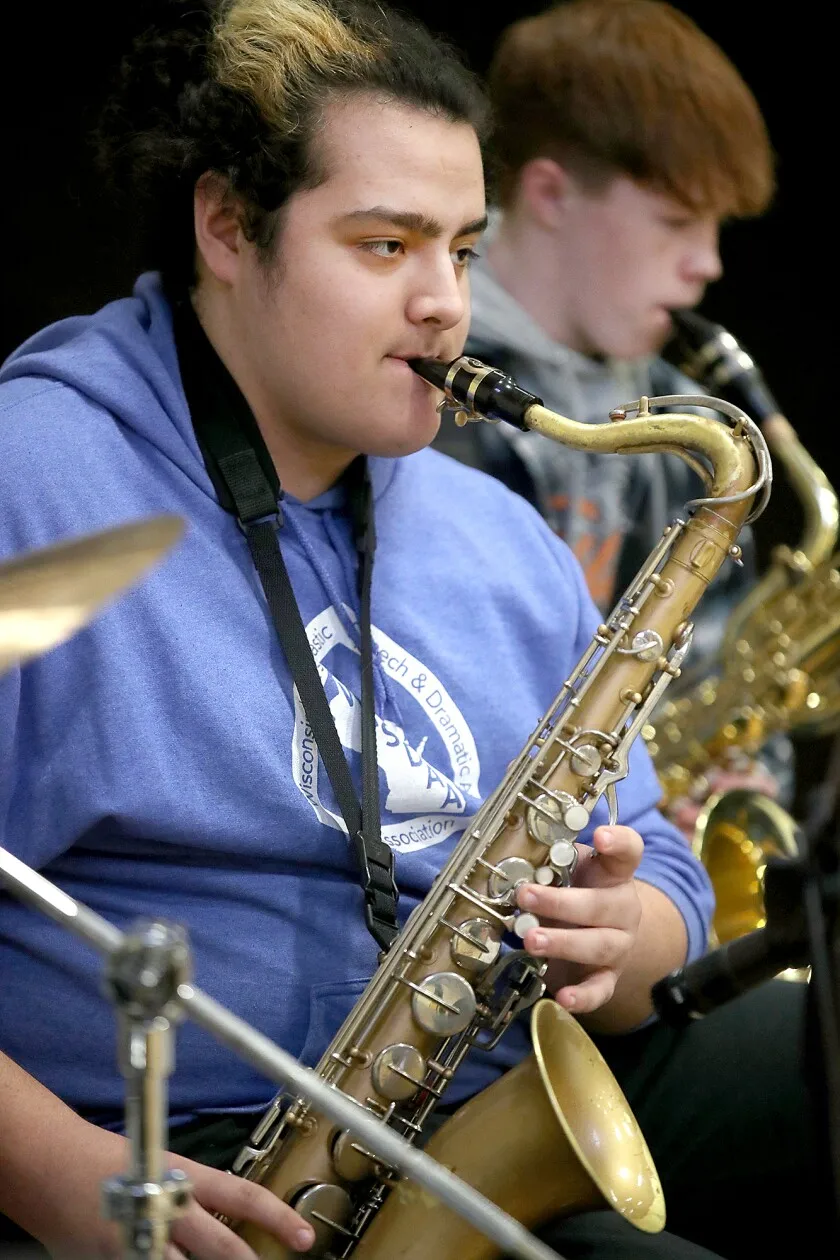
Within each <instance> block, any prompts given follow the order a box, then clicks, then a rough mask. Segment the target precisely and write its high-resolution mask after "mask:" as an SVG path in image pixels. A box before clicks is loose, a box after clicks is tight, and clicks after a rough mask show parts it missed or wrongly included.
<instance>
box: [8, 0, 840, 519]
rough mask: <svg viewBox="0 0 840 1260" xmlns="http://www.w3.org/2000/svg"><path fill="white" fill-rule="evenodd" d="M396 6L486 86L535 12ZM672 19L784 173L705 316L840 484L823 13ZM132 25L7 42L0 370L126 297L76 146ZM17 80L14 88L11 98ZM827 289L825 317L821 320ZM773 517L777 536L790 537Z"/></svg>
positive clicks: (120, 227)
mask: <svg viewBox="0 0 840 1260" xmlns="http://www.w3.org/2000/svg"><path fill="white" fill-rule="evenodd" d="M404 7H406V8H408V9H410V10H411V11H413V12H415V13H416V14H418V15H419V16H420V17H422V18H423V19H424V20H426V21H427V22H428V23H429V25H430V26H432V27H433V28H434V29H436V30H438V31H441V32H443V33H444V34H447V35H449V36H450V37H451V38H452V39H454V40H455V41H456V42H457V43H458V44H459V45H460V46H461V47H462V48H463V49H464V50H465V51H466V53H467V56H468V59H469V61H470V63H471V64H472V65H473V67H474V68H475V69H476V70H477V71H478V72H479V73H481V72H483V70H484V69H485V68H486V65H487V61H488V58H489V56H490V53H491V50H492V47H493V44H494V42H495V40H496V38H497V36H498V34H499V32H500V30H501V29H502V27H503V26H504V25H506V24H507V23H508V22H509V21H511V20H513V19H514V18H516V17H519V16H524V15H526V14H528V13H535V12H538V11H539V10H540V9H541V8H543V7H544V5H543V3H541V2H539V0H536V2H535V0H520V2H518V3H511V0H499V3H497V4H495V5H493V6H490V5H486V6H485V4H483V3H465V2H464V0H460V2H459V0H452V2H451V3H445V2H444V0H415V3H406V4H405V6H404ZM677 7H678V8H680V9H681V10H683V11H684V12H686V13H688V14H689V15H690V16H691V17H693V18H694V19H695V20H696V21H697V22H699V23H700V25H701V26H702V27H703V29H704V30H705V31H706V32H707V33H708V34H709V35H711V36H712V37H713V38H714V39H716V40H717V41H718V43H720V44H721V46H722V47H723V48H724V50H725V51H726V52H727V53H728V54H729V56H730V57H732V59H733V60H734V61H735V63H736V64H737V65H738V66H739V68H740V69H741V71H742V73H743V74H744V76H745V77H746V79H747V80H748V82H749V83H750V85H751V87H752V88H753V90H754V92H755V93H756V95H757V97H758V99H759V102H760V104H761V106H762V108H763V110H764V113H765V116H766V118H767V120H768V124H769V128H770V133H771V137H772V140H773V143H774V147H775V149H776V153H777V155H778V163H779V193H778V196H777V199H776V201H775V204H774V206H773V208H772V209H771V211H770V212H769V213H768V214H767V215H766V216H765V217H763V218H762V219H760V220H755V221H752V222H749V223H744V224H736V225H733V226H732V227H730V228H728V229H727V231H726V232H725V235H724V241H723V255H724V264H725V269H726V271H725V275H724V278H723V280H721V281H720V282H719V283H718V284H717V285H716V286H714V288H713V289H712V290H711V291H710V293H709V295H708V297H707V299H706V301H705V302H704V305H703V310H704V311H705V312H706V313H707V314H709V315H710V316H712V317H713V318H716V319H718V320H720V321H721V322H722V323H724V324H726V325H727V326H728V327H729V328H731V330H732V331H733V332H734V333H735V334H736V335H737V336H738V337H739V338H740V339H741V340H742V341H743V343H744V344H745V345H746V346H747V347H748V348H749V349H750V350H751V351H752V353H753V355H754V357H755V358H756V359H757V361H758V362H759V363H760V364H761V365H762V367H763V368H764V371H765V375H766V376H767V377H768V379H769V381H770V383H771V386H772V388H773V389H774V392H775V393H776V395H777V397H778V399H779V401H780V403H781V405H782V408H783V410H784V411H785V412H786V414H787V415H788V416H789V418H790V419H791V420H792V422H793V423H794V425H795V427H796V428H797V430H798V431H799V433H800V434H801V436H802V438H803V440H804V441H805V442H806V445H807V446H808V448H809V449H810V450H811V451H812V453H813V454H814V455H815V457H816V458H817V459H818V460H819V462H820V463H822V464H823V465H824V466H825V467H826V469H827V471H829V473H830V475H831V476H832V477H833V478H835V479H837V480H840V463H839V462H838V456H837V455H836V454H835V447H834V441H833V439H834V434H833V432H832V430H833V416H832V415H831V414H830V412H829V411H828V408H827V405H826V404H827V402H828V399H829V398H830V397H831V393H830V390H831V386H832V385H833V381H832V382H831V383H830V381H829V366H830V364H831V352H830V350H829V339H830V338H831V332H830V330H831V329H832V325H833V322H834V310H833V292H834V286H833V284H832V282H831V276H830V272H831V271H833V262H834V259H833V250H832V249H831V243H830V241H829V239H828V236H827V231H826V228H827V221H828V217H829V216H828V198H827V196H826V193H825V182H826V179H827V178H830V177H831V176H832V175H833V171H832V166H833V164H834V160H835V159H834V152H835V151H836V146H835V142H834V136H833V122H834V118H833V114H832V112H831V111H830V110H829V109H828V107H827V105H828V96H829V85H830V80H829V79H828V78H827V74H823V73H821V72H820V65H821V61H824V62H825V66H826V72H827V68H828V67H827V53H826V54H825V55H823V54H822V53H821V51H820V49H821V45H822V46H824V45H825V43H826V35H825V32H824V31H823V30H821V28H820V27H819V26H818V25H817V24H816V23H815V21H814V18H813V17H812V16H811V13H810V12H809V10H811V9H813V8H819V9H821V8H822V6H809V5H807V4H801V5H799V6H789V7H787V8H784V9H782V8H779V9H776V8H774V7H772V6H766V5H763V4H756V3H753V2H752V0H723V2H721V0H705V2H704V0H683V2H682V3H678V4H677ZM143 12H144V8H143V4H142V3H141V2H140V0H122V2H121V3H119V4H114V3H104V0H90V2H88V3H85V0H80V2H79V3H77V4H75V5H70V4H57V5H56V7H55V8H54V9H52V10H47V11H45V10H44V9H42V8H41V7H40V6H35V5H32V6H31V14H32V16H31V21H30V23H29V24H27V21H26V19H25V18H24V19H21V17H20V16H19V17H18V18H17V23H18V28H17V29H15V30H14V31H12V30H11V29H10V28H9V27H8V26H6V28H5V38H4V39H3V44H4V46H5V51H6V58H5V61H6V72H5V73H6V76H7V77H5V80H4V96H5V98H6V105H5V108H4V109H3V111H2V114H0V117H1V118H2V122H1V123H0V132H2V157H0V160H2V163H3V170H4V176H5V178H4V184H5V188H4V195H3V204H4V217H5V219H6V221H7V226H6V229H5V231H4V233H3V240H4V244H5V249H4V275H5V295H4V301H3V303H2V307H0V357H2V356H4V355H5V354H6V353H8V352H9V350H11V349H12V348H13V347H14V346H15V345H16V344H17V343H18V342H19V341H20V340H22V339H23V338H24V337H25V336H27V335H28V334H29V333H31V332H33V331H34V330H35V329H36V328H38V327H39V326H40V325H41V324H43V323H45V322H47V321H49V320H51V319H55V318H58V317H60V316H62V315H66V314H68V313H72V312H77V311H88V310H92V309H94V308H95V307H96V306H97V305H99V304H100V303H101V302H102V301H105V300H107V299H109V298H111V297H114V296H118V295H119V294H121V293H123V292H124V291H125V290H126V288H127V286H129V285H130V283H131V281H132V279H133V277H134V274H135V272H136V270H137V266H136V262H135V257H134V254H133V251H132V242H131V234H130V224H126V223H120V222H119V221H115V219H114V215H113V212H112V210H111V207H110V206H109V204H108V202H107V200H106V198H105V197H104V196H103V194H102V192H101V190H100V188H99V187H98V186H97V180H96V176H95V174H94V172H93V170H92V164H91V160H90V153H89V150H88V147H87V144H86V133H87V131H88V129H89V126H90V125H91V123H92V121H93V119H94V117H95V115H96V110H97V107H98V105H99V102H100V100H101V97H102V94H103V92H104V90H105V84H106V79H107V75H108V72H109V69H110V67H111V66H112V64H113V63H114V62H115V61H116V59H117V58H118V57H119V55H120V53H121V51H122V50H123V49H124V47H125V46H126V44H127V43H128V41H129V39H130V37H131V35H132V33H133V32H134V31H135V30H136V29H138V28H139V26H140V25H141V23H142V15H143ZM19 13H20V10H19ZM491 14H492V16H491ZM15 65H17V67H18V69H19V71H20V76H21V77H20V81H19V83H18V84H17V85H16V86H15V87H14V88H11V87H10V86H9V83H10V79H9V77H8V75H9V74H10V72H11V69H13V68H14V67H15ZM823 288H825V289H826V302H827V307H828V309H827V310H826V311H821V310H820V309H819V307H820V298H821V297H822V294H821V290H822V289H823ZM831 340H832V341H833V338H831ZM776 515H779V512H777V513H776ZM784 517H785V519H784V527H783V532H784V531H785V530H788V531H789V529H790V527H791V522H790V520H789V519H787V513H785V514H784Z"/></svg>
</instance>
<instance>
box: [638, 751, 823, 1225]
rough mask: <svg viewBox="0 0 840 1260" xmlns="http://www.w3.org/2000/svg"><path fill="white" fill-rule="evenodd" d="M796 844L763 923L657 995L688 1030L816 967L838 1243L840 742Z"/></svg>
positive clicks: (663, 1012)
mask: <svg viewBox="0 0 840 1260" xmlns="http://www.w3.org/2000/svg"><path fill="white" fill-rule="evenodd" d="M798 839H799V857H798V858H794V859H781V858H770V859H768V861H767V866H766V871H765V876H764V900H765V909H766V924H765V926H764V927H762V928H758V929H756V931H754V932H749V933H747V935H746V936H742V937H738V938H737V939H736V940H734V941H730V942H729V943H728V944H726V945H723V946H721V947H720V948H719V949H714V950H711V951H710V952H709V953H707V954H705V955H704V956H703V957H702V958H698V959H696V961H694V962H692V963H688V964H687V965H686V966H684V967H680V968H678V969H677V970H676V971H672V972H671V973H670V974H669V975H667V976H664V977H663V979H661V980H659V981H657V983H656V984H655V985H654V986H653V988H652V990H651V998H652V1000H653V1004H654V1007H655V1008H656V1010H657V1012H658V1013H659V1015H660V1017H661V1018H662V1019H663V1020H665V1022H666V1023H669V1024H671V1025H673V1026H674V1027H685V1026H686V1025H687V1024H689V1023H690V1022H691V1021H692V1020H694V1019H700V1018H702V1017H703V1016H704V1015H706V1014H708V1013H709V1012H710V1011H713V1010H715V1008H716V1007H718V1006H721V1005H723V1003H725V1002H728V1001H730V1000H731V999H732V998H734V997H737V996H738V995H739V994H741V993H745V992H746V991H747V990H748V989H752V988H754V987H755V986H756V985H757V984H761V983H763V982H764V981H765V980H770V979H772V978H773V976H775V975H778V973H779V972H780V971H782V970H783V969H784V968H786V967H797V968H798V967H802V966H804V965H806V964H807V963H809V962H810V965H811V979H810V983H809V985H808V989H809V992H808V1006H809V1029H808V1032H809V1034H810V1035H812V1036H814V1038H815V1040H816V1041H817V1042H818V1044H819V1048H820V1051H821V1053H820V1056H819V1057H820V1059H821V1069H822V1072H821V1076H822V1079H821V1082H820V1085H819V1087H818V1089H817V1090H816V1098H815V1102H816V1106H815V1111H816V1113H817V1114H818V1115H820V1114H821V1115H822V1116H824V1117H825V1129H826V1139H827V1141H826V1145H827V1147H828V1153H829V1159H830V1168H831V1188H832V1194H833V1199H834V1206H835V1217H836V1222H837V1229H838V1238H840V737H838V738H836V739H835V742H834V746H833V750H832V754H831V757H830V763H829V767H828V772H827V775H826V778H825V780H824V782H823V784H822V786H821V787H820V788H819V789H818V790H817V792H816V793H814V796H813V798H812V807H811V810H810V816H809V818H808V820H807V822H806V823H805V825H804V826H803V827H802V828H800V829H799V833H798Z"/></svg>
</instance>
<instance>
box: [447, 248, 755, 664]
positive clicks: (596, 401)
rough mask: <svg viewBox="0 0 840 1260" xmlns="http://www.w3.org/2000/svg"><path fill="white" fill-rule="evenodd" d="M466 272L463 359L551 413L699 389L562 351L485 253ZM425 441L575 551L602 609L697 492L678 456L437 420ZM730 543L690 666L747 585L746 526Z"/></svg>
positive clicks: (665, 368) (598, 414) (601, 413)
mask: <svg viewBox="0 0 840 1260" xmlns="http://www.w3.org/2000/svg"><path fill="white" fill-rule="evenodd" d="M470 274H471V278H472V322H471V325H470V333H469V340H468V342H467V352H468V353H470V354H473V355H475V356H476V358H479V359H481V360H482V361H483V362H485V363H489V364H492V365H493V366H494V367H499V368H501V369H502V370H503V371H505V372H507V373H508V374H509V375H510V376H512V377H513V379H514V380H515V381H516V382H517V384H519V385H521V386H522V387H523V388H525V389H527V390H529V391H531V392H532V393H534V394H537V395H538V396H539V397H540V398H542V399H543V401H544V403H545V405H546V406H547V407H549V408H551V409H552V410H553V411H558V412H560V413H561V414H562V415H565V416H569V417H570V418H571V419H574V420H578V421H583V422H586V423H589V424H596V423H597V424H603V423H605V422H607V421H608V416H609V412H610V410H611V409H612V408H614V407H616V406H619V405H620V404H622V403H627V402H631V401H633V400H635V399H638V398H639V397H641V396H642V395H647V396H656V395H664V394H695V395H696V394H698V392H699V389H698V386H697V384H696V382H694V381H691V380H689V379H688V377H685V376H683V375H682V374H681V373H680V372H678V371H677V370H676V369H675V368H673V367H672V366H671V365H670V364H668V363H666V362H665V360H664V359H661V358H652V359H651V358H645V359H636V360H633V361H617V360H604V361H599V360H595V359H591V358H588V357H587V356H586V355H583V354H579V353H578V352H577V351H574V350H570V349H569V348H568V347H567V346H563V345H560V344H559V343H558V342H556V341H553V340H552V339H551V338H550V337H549V336H548V334H547V333H546V332H544V331H543V329H542V328H541V327H540V326H539V324H537V323H536V321H535V320H534V319H533V318H532V317H531V316H530V315H529V314H528V312H527V311H525V310H524V309H523V308H522V307H521V306H520V305H519V303H518V302H516V301H515V299H514V298H513V297H511V295H510V294H509V293H508V292H507V291H506V290H505V289H504V288H502V286H501V284H500V283H499V281H498V280H497V279H496V278H495V276H494V274H493V272H492V270H491V269H490V267H489V266H488V265H487V263H486V262H485V260H484V259H483V258H482V259H481V260H477V261H476V262H475V263H474V264H473V267H472V269H471V273H470ZM698 410H699V409H698ZM435 444H436V446H437V447H438V449H440V450H443V451H445V452H447V453H448V454H450V455H453V456H455V458H457V459H461V460H463V461H464V462H466V463H470V464H473V465H475V466H476V467H479V468H483V469H484V470H485V471H486V472H489V473H492V474H493V475H494V476H496V477H498V478H499V479H500V480H502V481H504V482H505V483H506V484H507V485H509V486H510V487H511V489H514V490H517V491H518V492H519V493H520V494H522V495H524V497H525V498H527V499H529V500H530V501H531V502H532V503H533V504H534V506H535V507H537V508H538V510H539V511H540V512H541V514H542V515H543V516H544V517H545V518H546V520H547V521H548V522H549V524H550V525H551V526H552V528H553V529H554V530H555V531H556V532H557V533H558V534H559V535H560V536H561V537H562V538H564V539H565V540H566V542H568V544H569V546H570V547H571V548H572V550H573V551H574V552H575V554H576V556H577V558H578V560H579V561H580V563H581V566H582V567H583V570H584V572H585V574H586V578H587V583H588V585H589V589H590V591H591V593H592V596H593V598H594V599H595V602H596V603H597V604H598V605H599V606H600V607H601V609H602V610H603V611H608V610H609V608H611V607H612V604H613V603H614V601H615V599H616V597H617V596H618V595H619V594H620V593H621V591H622V590H624V588H625V587H626V586H627V585H628V583H629V582H630V581H631V580H632V578H633V577H634V575H635V574H636V572H637V571H638V570H639V568H640V567H641V565H642V564H643V563H644V561H645V559H646V558H647V556H648V555H649V554H650V552H651V551H652V549H653V547H654V546H655V544H656V543H657V542H658V540H659V539H660V537H661V535H662V530H663V528H664V527H665V525H666V524H667V523H668V522H669V521H670V520H672V519H673V518H674V517H675V516H679V515H680V514H681V513H682V511H683V506H684V504H685V503H686V502H687V501H688V500H690V499H692V498H695V497H698V496H701V495H702V494H703V493H704V490H703V486H702V483H701V482H700V480H699V478H698V477H697V476H696V474H695V473H694V472H693V471H692V470H691V469H690V468H689V467H688V465H687V464H685V463H684V462H683V461H682V460H681V459H680V458H679V457H678V456H676V455H668V454H661V453H653V454H646V455H623V454H618V453H617V454H612V455H605V454H593V453H590V452H588V451H578V450H572V449H571V448H570V447H568V446H565V445H561V444H559V443H557V442H554V441H552V440H551V439H550V438H546V437H543V436H542V435H541V434H537V433H523V432H521V431H520V430H518V429H516V428H514V427H513V426H512V425H508V424H505V423H504V422H502V423H500V424H498V425H488V424H470V425H467V426H465V428H463V429H458V428H457V426H455V425H454V424H453V423H452V421H451V418H449V417H445V418H444V423H443V424H442V426H441V432H440V434H439V436H438V438H437V439H436V443H435ZM739 543H740V544H741V546H742V547H743V548H744V553H745V557H746V560H745V564H744V566H743V567H738V566H737V565H735V564H734V563H732V562H726V563H725V564H724V566H723V567H722V569H721V570H720V572H719V574H718V576H717V577H716V579H715V580H714V582H713V583H712V585H711V587H710V590H709V591H708V592H707V593H706V595H705V596H704V597H703V599H702V601H701V603H700V604H699V605H698V608H697V614H696V617H695V640H694V644H693V647H692V652H691V658H692V664H693V666H694V669H696V668H697V666H698V664H699V662H700V661H701V660H702V661H703V662H705V661H707V660H708V658H709V656H710V655H712V654H713V653H714V652H715V650H716V648H717V646H718V644H719V641H720V634H721V630H722V628H723V622H724V620H725V617H726V615H727V613H728V611H729V610H730V609H731V608H732V607H733V606H734V604H735V603H736V602H737V601H738V600H739V599H740V598H741V597H742V596H743V595H744V594H745V593H746V590H747V589H748V587H749V585H750V584H751V581H752V577H753V573H752V569H753V562H752V545H751V539H750V537H749V530H748V529H745V530H742V532H741V536H740V538H739ZM700 668H701V669H703V668H704V666H703V665H701V666H700ZM694 669H692V673H693V672H694Z"/></svg>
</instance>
